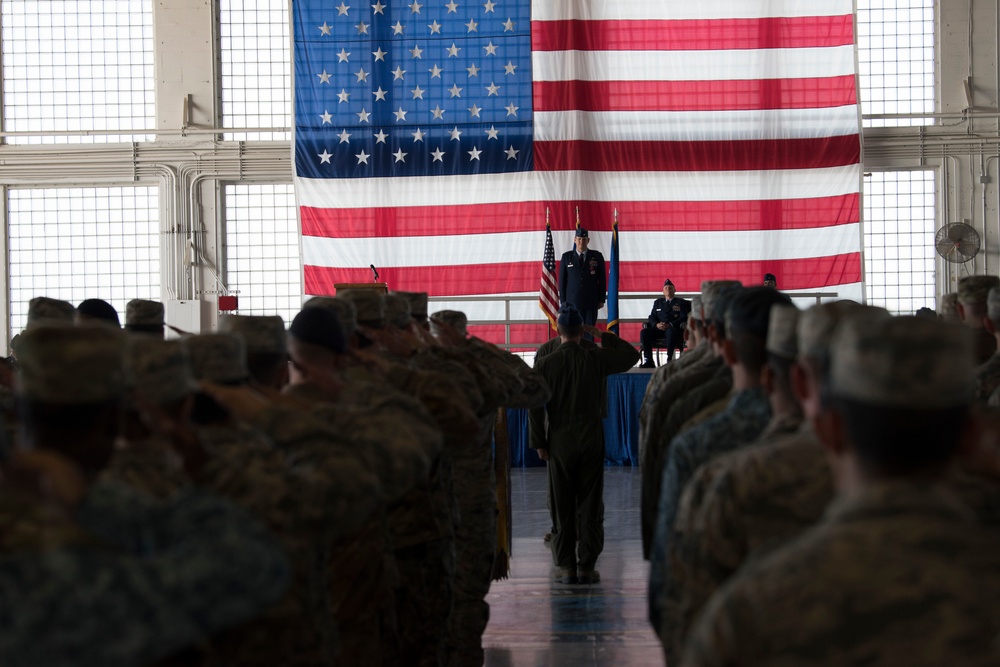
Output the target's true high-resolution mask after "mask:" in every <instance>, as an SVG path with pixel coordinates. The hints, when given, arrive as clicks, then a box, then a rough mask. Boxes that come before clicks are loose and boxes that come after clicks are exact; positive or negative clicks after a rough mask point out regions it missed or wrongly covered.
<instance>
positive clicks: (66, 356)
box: [17, 323, 126, 405]
mask: <svg viewBox="0 0 1000 667" xmlns="http://www.w3.org/2000/svg"><path fill="white" fill-rule="evenodd" d="M125 342H126V339H125V335H124V334H123V333H122V331H121V330H120V329H113V328H111V327H106V326H94V325H86V324H84V325H80V326H77V327H73V326H71V325H69V324H58V323H54V324H45V323H42V324H38V325H37V326H34V327H32V328H31V329H28V330H27V331H25V332H24V333H23V334H21V337H20V339H19V341H18V346H17V360H18V363H19V364H20V373H19V375H18V380H17V393H18V394H19V395H21V396H25V397H27V398H30V399H34V400H37V401H43V402H46V403H53V404H57V405H83V404H89V403H103V402H106V401H110V400H112V399H115V398H117V397H119V396H121V395H122V392H123V391H124V388H125Z"/></svg>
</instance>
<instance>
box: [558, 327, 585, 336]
mask: <svg viewBox="0 0 1000 667" xmlns="http://www.w3.org/2000/svg"><path fill="white" fill-rule="evenodd" d="M559 335H560V336H566V338H579V337H580V336H582V335H583V325H582V324H574V325H568V324H560V325H559Z"/></svg>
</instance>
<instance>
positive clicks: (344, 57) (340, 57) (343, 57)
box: [337, 49, 351, 63]
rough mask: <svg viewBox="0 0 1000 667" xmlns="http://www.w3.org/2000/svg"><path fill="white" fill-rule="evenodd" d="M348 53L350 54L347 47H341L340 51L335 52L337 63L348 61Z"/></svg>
mask: <svg viewBox="0 0 1000 667" xmlns="http://www.w3.org/2000/svg"><path fill="white" fill-rule="evenodd" d="M350 55H351V52H350V51H348V50H347V49H341V50H340V53H338V54H337V62H338V63H346V62H350V59H349V57H350Z"/></svg>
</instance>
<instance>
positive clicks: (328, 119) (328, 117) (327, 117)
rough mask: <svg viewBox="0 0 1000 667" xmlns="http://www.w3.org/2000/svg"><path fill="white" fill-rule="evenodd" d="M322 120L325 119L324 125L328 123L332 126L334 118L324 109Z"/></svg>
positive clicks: (321, 115)
mask: <svg viewBox="0 0 1000 667" xmlns="http://www.w3.org/2000/svg"><path fill="white" fill-rule="evenodd" d="M320 118H322V119H323V124H324V125H325V124H327V123H330V124H332V121H333V116H332V115H331V114H330V112H329V110H327V109H323V113H322V114H320Z"/></svg>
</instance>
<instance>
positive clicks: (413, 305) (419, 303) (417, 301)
mask: <svg viewBox="0 0 1000 667" xmlns="http://www.w3.org/2000/svg"><path fill="white" fill-rule="evenodd" d="M393 294H398V295H399V296H401V297H403V298H404V299H406V300H407V301H409V302H410V316H411V317H413V319H415V320H416V321H418V322H426V321H427V302H428V297H427V292H393Z"/></svg>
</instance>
